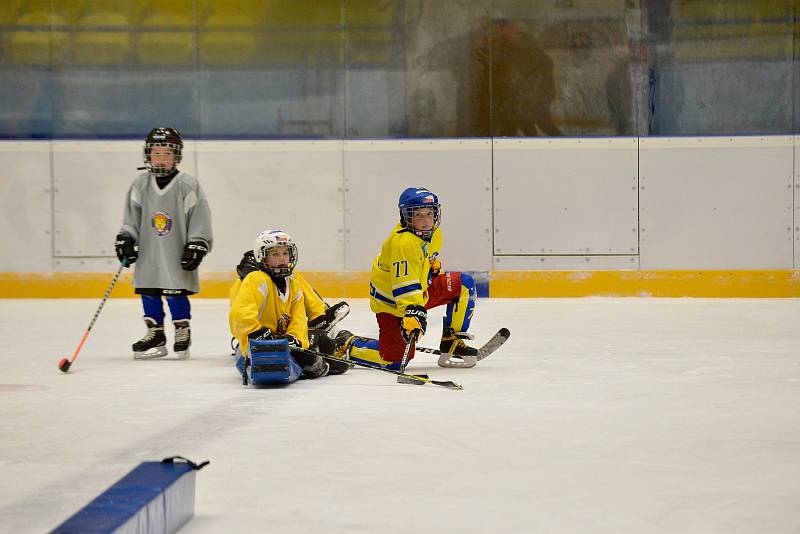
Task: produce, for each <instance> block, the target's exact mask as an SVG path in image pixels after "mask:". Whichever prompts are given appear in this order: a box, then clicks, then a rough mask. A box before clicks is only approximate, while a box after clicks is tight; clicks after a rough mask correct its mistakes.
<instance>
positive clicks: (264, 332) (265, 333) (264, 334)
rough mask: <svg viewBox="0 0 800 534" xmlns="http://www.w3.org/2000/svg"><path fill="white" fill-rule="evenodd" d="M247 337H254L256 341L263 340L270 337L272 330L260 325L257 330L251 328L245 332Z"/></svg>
mask: <svg viewBox="0 0 800 534" xmlns="http://www.w3.org/2000/svg"><path fill="white" fill-rule="evenodd" d="M247 338H248V339H255V340H258V341H263V340H265V339H272V330H270V329H269V328H267V327H266V326H262V327H261V328H259V329H258V330H253V331H252V332H250V333H249V334H247Z"/></svg>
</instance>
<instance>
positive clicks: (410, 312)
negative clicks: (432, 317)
mask: <svg viewBox="0 0 800 534" xmlns="http://www.w3.org/2000/svg"><path fill="white" fill-rule="evenodd" d="M402 326H403V330H402V332H401V333H402V334H403V339H404V340H405V341H406V343H411V341H413V340H415V339H418V338H419V337H420V336H422V335H423V334H424V333H425V329H426V328H427V327H428V312H427V311H426V310H425V308H423V307H422V306H420V305H418V304H410V305H408V306H406V313H405V316H404V317H403V319H402Z"/></svg>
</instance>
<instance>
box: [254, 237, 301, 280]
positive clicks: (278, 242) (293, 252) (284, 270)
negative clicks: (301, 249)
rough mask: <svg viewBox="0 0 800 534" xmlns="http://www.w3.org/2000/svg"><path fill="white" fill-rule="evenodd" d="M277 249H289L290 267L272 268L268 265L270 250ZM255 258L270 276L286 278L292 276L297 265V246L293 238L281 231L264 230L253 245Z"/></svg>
mask: <svg viewBox="0 0 800 534" xmlns="http://www.w3.org/2000/svg"><path fill="white" fill-rule="evenodd" d="M275 247H288V248H289V265H287V266H286V267H270V266H269V264H268V263H267V253H268V252H269V249H271V248H275ZM253 257H254V258H255V260H256V261H257V262H258V263H260V264H261V265H262V266H263V267H264V270H265V271H266V272H267V274H269V275H270V276H275V277H279V278H280V277H284V276H289V275H290V274H292V271H293V270H294V267H295V265H297V245H296V244H295V243H294V241H292V236H290V235H289V234H287V233H286V232H283V231H281V230H264V231H263V232H261V233H260V234H258V237H257V238H256V241H255V243H254V244H253Z"/></svg>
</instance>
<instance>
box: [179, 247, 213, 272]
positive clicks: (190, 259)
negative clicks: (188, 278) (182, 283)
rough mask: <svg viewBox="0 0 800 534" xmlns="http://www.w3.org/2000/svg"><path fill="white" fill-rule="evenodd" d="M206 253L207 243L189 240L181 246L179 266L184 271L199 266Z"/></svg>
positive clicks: (192, 269)
mask: <svg viewBox="0 0 800 534" xmlns="http://www.w3.org/2000/svg"><path fill="white" fill-rule="evenodd" d="M206 254H208V245H206V244H205V243H204V242H203V241H189V242H188V243H186V246H185V247H183V256H182V257H181V267H182V268H183V270H184V271H194V270H195V269H197V268H198V267H199V266H200V262H201V261H203V256H205V255H206Z"/></svg>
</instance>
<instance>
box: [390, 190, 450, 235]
mask: <svg viewBox="0 0 800 534" xmlns="http://www.w3.org/2000/svg"><path fill="white" fill-rule="evenodd" d="M397 207H398V208H399V209H400V224H401V225H402V226H403V228H405V229H406V230H407V231H409V232H411V233H413V234H414V235H416V236H417V237H419V238H421V239H424V240H426V241H430V240H431V238H432V236H433V233H434V232H435V231H436V229H437V228H439V225H440V224H441V222H442V218H441V213H442V209H441V208H442V207H441V205H440V204H439V197H438V196H436V194H434V193H432V192H431V191H430V189H427V188H425V187H409V188H408V189H406V190H405V191H403V193H402V194H401V195H400V201H399V202H398V203H397ZM423 208H430V209H432V210H433V227H432V228H431V229H430V230H416V229H415V228H414V221H413V219H414V213H415V212H416V211H417V210H418V209H423Z"/></svg>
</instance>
